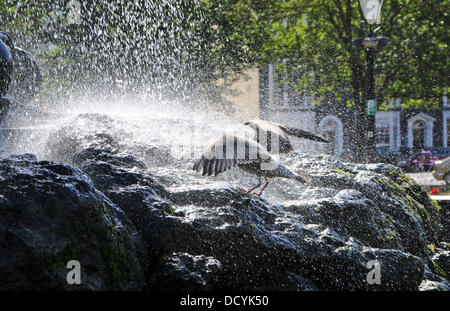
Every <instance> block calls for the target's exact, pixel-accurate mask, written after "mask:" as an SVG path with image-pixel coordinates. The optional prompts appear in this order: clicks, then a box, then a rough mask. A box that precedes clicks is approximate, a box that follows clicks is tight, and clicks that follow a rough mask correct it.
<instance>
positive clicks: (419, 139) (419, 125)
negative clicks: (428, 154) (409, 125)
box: [413, 120, 425, 150]
mask: <svg viewBox="0 0 450 311" xmlns="http://www.w3.org/2000/svg"><path fill="white" fill-rule="evenodd" d="M424 147H425V122H423V121H422V120H418V121H416V122H414V123H413V148H414V149H416V150H420V149H423V148H424Z"/></svg>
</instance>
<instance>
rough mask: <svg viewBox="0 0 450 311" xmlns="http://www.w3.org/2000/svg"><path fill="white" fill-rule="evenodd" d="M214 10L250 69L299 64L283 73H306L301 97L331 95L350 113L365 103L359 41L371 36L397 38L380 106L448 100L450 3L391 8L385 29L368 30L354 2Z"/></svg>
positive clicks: (240, 1)
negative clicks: (391, 102)
mask: <svg viewBox="0 0 450 311" xmlns="http://www.w3.org/2000/svg"><path fill="white" fill-rule="evenodd" d="M207 2H211V3H216V1H207ZM211 6H212V7H216V10H217V11H218V13H216V15H218V16H220V18H219V19H221V21H222V23H218V24H220V25H221V27H224V29H223V30H224V31H225V32H227V31H228V32H229V33H228V34H227V40H228V42H227V47H226V48H227V49H229V50H234V51H236V54H237V56H238V58H239V59H242V60H243V61H244V62H245V63H253V64H254V63H258V64H260V65H264V64H266V63H269V62H275V61H280V60H281V59H283V58H290V59H291V60H294V61H291V62H290V64H291V65H290V66H289V68H285V66H284V67H283V66H280V68H279V69H280V70H288V71H289V70H290V71H294V72H301V78H300V79H299V80H298V81H297V89H298V92H299V93H300V94H302V95H308V96H309V95H315V96H316V98H317V99H323V98H324V96H325V95H327V94H330V93H331V94H333V95H335V98H337V99H338V100H340V101H341V102H342V104H343V105H348V104H355V102H356V103H361V102H362V100H363V99H364V97H365V90H366V76H365V74H366V70H365V66H366V60H365V53H364V51H363V50H362V49H358V48H356V47H355V46H353V45H352V40H353V39H355V38H357V37H365V36H367V35H368V34H369V32H370V31H372V32H373V31H374V32H375V35H384V36H388V37H390V38H391V42H390V44H389V45H388V46H387V47H386V48H383V49H381V50H379V51H378V53H377V60H376V71H375V75H376V91H377V97H378V100H379V102H386V101H387V100H389V99H397V98H400V99H403V103H404V104H405V105H422V106H423V105H425V106H433V105H435V104H436V103H437V101H438V100H439V98H440V96H442V95H443V94H445V93H446V92H447V89H448V78H449V72H448V68H449V59H448V42H449V25H448V22H449V19H448V12H449V11H450V10H449V9H450V7H449V5H448V1H447V0H443V1H426V0H386V1H385V3H384V5H383V8H382V17H381V19H382V23H381V25H379V27H378V26H377V25H370V26H371V27H369V25H368V24H367V23H365V22H364V21H363V16H362V12H361V9H360V7H359V2H358V1H352V0H320V1H314V0H308V1H305V0H286V1H256V0H228V1H221V2H220V4H215V5H214V4H211ZM244 47H245V48H246V49H247V51H244V50H243V48H244ZM247 52H248V53H247Z"/></svg>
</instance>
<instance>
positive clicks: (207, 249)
mask: <svg viewBox="0 0 450 311" xmlns="http://www.w3.org/2000/svg"><path fill="white" fill-rule="evenodd" d="M118 122H119V121H116V120H114V119H113V118H110V117H104V116H101V115H82V116H79V117H78V118H76V119H75V120H74V121H73V124H68V125H66V126H64V130H62V129H61V130H59V131H57V135H56V134H55V135H56V138H57V139H55V137H53V138H52V139H50V140H49V142H48V148H49V150H53V151H54V153H55V157H54V159H66V160H64V161H68V162H69V163H71V164H73V165H76V167H78V168H79V169H80V170H81V171H82V172H83V173H82V172H81V171H80V170H78V169H75V168H73V167H71V166H69V165H67V164H56V163H53V162H37V161H36V159H35V158H32V156H29V155H25V156H22V157H17V158H7V159H9V160H6V161H9V162H5V163H4V164H3V167H4V171H5V172H6V171H8V170H12V171H14V170H17V169H16V168H17V167H20V171H21V172H22V173H21V174H22V175H23V176H28V177H27V178H26V181H27V184H28V185H30V187H29V188H26V187H25V185H24V184H23V185H21V186H20V187H19V189H22V190H21V192H20V193H21V194H22V196H21V197H18V196H15V197H13V196H12V194H11V193H12V190H11V189H12V188H11V189H10V190H9V192H8V193H9V194H8V195H9V197H7V196H6V195H4V194H3V192H0V195H2V196H0V206H4V204H12V203H4V202H14V204H16V205H19V204H20V203H21V202H28V201H29V200H31V201H33V202H35V201H36V200H35V199H34V196H35V194H34V192H33V191H32V190H30V189H34V188H36V189H40V187H42V185H41V184H42V183H44V182H43V181H42V180H45V185H46V187H48V188H45V189H46V191H47V192H44V190H42V193H41V196H42V199H41V200H42V201H36V202H38V203H39V209H41V210H44V211H47V210H51V211H52V213H56V215H59V214H58V213H61V214H65V213H70V211H72V210H75V211H78V210H79V212H78V213H79V214H80V215H86V217H83V216H78V217H77V218H75V217H71V218H69V220H70V221H69V220H67V219H66V218H65V217H56V218H55V217H53V216H52V217H51V221H50V220H49V219H47V218H45V217H41V218H42V219H41V218H39V219H38V220H39V223H42V228H40V230H47V231H49V230H52V232H56V233H55V234H54V236H55V237H58V238H60V239H63V240H64V239H66V235H67V234H68V233H66V231H64V230H62V229H61V228H66V227H67V228H69V229H70V228H72V227H71V225H69V226H67V223H69V224H70V223H71V221H73V222H74V223H78V221H81V220H80V219H85V218H86V220H83V221H86V222H88V221H89V224H90V227H89V228H91V226H92V227H93V228H97V227H99V226H100V228H105V230H113V228H120V230H119V232H121V234H118V235H116V234H112V237H111V239H116V238H117V237H120V239H121V240H120V239H119V240H120V241H123V242H120V243H119V242H117V241H116V240H108V241H107V242H106V244H105V245H124V247H123V248H124V249H127V250H128V251H127V252H123V253H125V254H126V256H129V258H128V257H127V258H128V259H127V260H125V262H126V263H129V265H131V266H130V267H134V269H128V268H124V270H123V271H124V272H123V273H122V274H120V275H122V276H125V275H127V278H125V279H126V280H134V278H136V281H135V283H133V284H132V285H122V287H120V286H117V287H115V288H142V287H143V286H144V288H145V289H146V290H156V289H159V290H161V289H162V290H171V289H189V290H240V291H242V290H419V288H420V289H422V290H425V289H427V290H428V289H432V288H434V287H436V288H437V287H439V288H442V289H445V288H446V286H447V285H446V283H445V281H443V280H442V278H439V275H438V274H437V273H436V271H435V270H436V268H435V267H434V266H433V267H431V265H432V263H433V262H435V263H437V262H438V261H439V262H441V263H443V264H442V265H443V267H446V265H445V263H446V256H447V255H445V254H444V253H442V252H441V253H440V254H444V255H440V256H442V257H439V258H437V257H436V258H435V259H432V256H433V254H432V253H431V251H430V249H429V248H428V247H427V245H430V244H431V243H436V244H437V245H444V244H443V243H440V244H439V243H438V242H439V241H440V240H439V239H440V238H441V237H442V228H443V227H442V225H441V223H440V219H441V218H440V215H439V211H438V208H437V206H436V204H435V203H434V202H432V201H431V200H430V198H429V196H428V195H427V193H426V192H425V191H424V190H423V189H422V188H421V187H420V186H419V185H417V184H416V183H415V182H414V181H412V180H411V179H410V178H408V177H407V176H405V175H404V174H402V173H401V172H399V171H397V170H396V169H395V168H394V167H393V166H390V165H385V164H376V165H360V164H352V163H342V162H340V161H338V160H335V159H332V158H329V157H313V156H310V155H303V154H300V153H293V154H291V155H288V156H287V157H286V158H284V159H283V162H285V163H286V165H287V166H289V167H290V168H292V169H293V170H296V171H301V172H302V173H303V174H306V175H309V176H310V177H311V179H312V180H313V182H312V183H310V184H307V185H300V186H299V185H297V184H295V185H294V184H288V182H290V181H283V182H285V183H284V184H283V183H281V182H280V183H277V181H276V180H275V181H274V184H275V186H274V187H273V188H272V190H271V189H268V190H267V191H269V193H270V191H274V190H273V189H275V190H276V189H282V188H283V185H285V186H284V187H289V191H287V192H286V193H288V194H289V195H291V196H294V199H293V200H290V201H287V200H281V201H279V200H278V201H272V200H271V198H272V196H270V195H269V196H264V197H259V196H257V195H251V194H247V193H246V192H245V191H242V190H239V189H238V188H237V187H235V186H232V185H230V183H227V182H226V179H225V178H224V177H223V176H222V177H220V176H219V177H218V178H217V179H215V178H209V179H205V178H202V177H201V176H197V175H195V173H193V172H192V170H191V163H190V162H189V161H184V160H176V159H175V157H173V158H172V157H170V156H169V155H168V149H167V146H166V145H164V144H162V142H161V146H159V145H158V142H156V144H155V145H152V146H151V148H150V146H149V145H147V144H143V143H139V142H132V139H130V137H133V136H132V135H131V132H130V131H131V130H129V124H122V123H120V122H119V123H120V124H119V123H118ZM77 126H78V127H79V128H83V130H79V129H78V127H77ZM165 126H170V125H168V124H166V125H165ZM180 130H182V129H180ZM72 144H73V146H72ZM146 150H148V152H145V151H146ZM164 159H166V160H167V162H164ZM2 163H3V162H2ZM164 163H166V164H167V163H171V164H170V165H166V164H164ZM30 170H31V173H27V172H29V171H30ZM36 170H42V171H43V172H44V171H45V172H46V173H45V174H44V173H42V174H37V173H36V172H35V171H36ZM48 171H51V172H52V173H48ZM22 175H21V176H22ZM40 175H43V176H44V177H40ZM5 176H8V175H7V174H0V179H1V178H3V179H4V180H6V179H5V178H9V177H5ZM23 176H22V177H20V178H25V177H23ZM20 178H19V179H18V180H21V179H20ZM70 178H72V179H74V180H77V182H66V180H67V179H70ZM221 178H222V179H221ZM14 179H15V177H14ZM72 179H71V180H72ZM61 180H64V182H61ZM78 180H80V181H78ZM2 181H3V180H2ZM271 183H272V182H271ZM3 184H4V183H2V185H3ZM74 184H76V185H77V186H72V185H74ZM7 185H8V183H7ZM81 185H83V186H81ZM1 187H2V186H0V189H1V190H3V188H1ZM269 187H270V186H269ZM5 189H7V188H5ZM48 189H52V190H48ZM25 190H26V191H25ZM75 190H76V191H75ZM44 193H45V194H44ZM49 193H50V194H51V195H48V194H49ZM68 193H72V195H69V194H68ZM4 198H6V199H4ZM29 198H31V199H29ZM67 198H70V200H69V199H67ZM5 200H7V201H5ZM86 201H87V202H88V203H85V202H86ZM91 202H102V203H101V204H100V206H102V208H101V209H94V210H96V211H98V213H97V214H95V215H91V214H90V213H89V211H91V209H89V208H88V207H90V206H91V205H92V204H91ZM34 204H35V205H36V204H37V203H34ZM79 205H81V206H79ZM94 205H95V206H98V205H99V204H97V203H95V204H94ZM31 206H33V205H31ZM16 209H18V207H17V208H16ZM52 215H53V214H52ZM9 217H10V218H9V219H10V221H11V223H13V222H14V219H15V218H14V217H12V216H9ZM18 219H19V224H21V220H20V219H21V218H18ZM105 219H106V220H108V221H106V220H105ZM0 221H1V220H0ZM91 222H92V223H93V224H92V225H91ZM19 227H21V226H19ZM22 227H23V226H22ZM55 228H56V229H55ZM36 230H37V229H36ZM55 230H56V231H55ZM58 230H59V231H58ZM96 230H97V229H96ZM98 230H100V229H98ZM101 230H103V229H101ZM101 230H100V231H101ZM117 230H118V229H117ZM47 231H45V232H47ZM68 232H71V231H70V230H69V231H68ZM89 232H90V231H89ZM95 232H97V231H95ZM36 236H37V235H36ZM89 236H90V237H91V238H90V239H85V238H84V236H81V237H77V239H78V240H77V241H78V242H79V243H80V244H81V245H84V246H83V247H84V248H83V249H86V254H89V253H92V255H90V256H92V257H93V258H95V260H96V262H97V265H99V268H97V269H98V270H97V272H96V274H95V273H93V274H92V275H93V276H92V277H94V275H95V276H96V279H95V280H96V283H94V282H93V281H92V282H91V284H92V286H90V287H89V288H92V289H104V288H106V287H107V284H110V282H109V281H108V275H107V274H106V273H104V271H105V270H104V266H105V265H106V264H105V263H107V262H108V260H109V259H108V258H109V257H106V258H103V257H102V253H101V252H99V253H98V252H97V249H98V247H99V246H100V245H103V242H101V240H100V239H99V238H96V235H95V234H90V235H89ZM46 239H48V238H47V236H46V235H44V241H47V240H46ZM64 241H65V240H64ZM33 243H36V242H33ZM33 243H32V244H31V245H21V246H20V250H21V251H23V252H28V251H29V250H28V249H29V248H30V249H31V250H32V251H33V250H34V248H33V247H34V246H33V245H34V244H33ZM48 243H49V245H50V244H51V243H50V242H48ZM52 243H53V242H52ZM92 243H94V245H92ZM96 243H97V244H96ZM0 245H1V244H0ZM56 245H59V244H56ZM60 248H61V247H60ZM111 248H112V249H113V250H115V249H116V248H114V247H113V246H111ZM44 249H45V248H44ZM58 249H59V248H58ZM87 249H89V251H87ZM120 249H121V247H119V250H120ZM113 253H114V254H115V252H113ZM58 254H59V253H58ZM119 254H122V253H121V252H119ZM22 256H25V255H24V254H21V255H20V256H19V257H20V258H22ZM33 256H34V257H33V258H40V259H39V261H40V263H42V262H44V259H42V258H41V257H39V256H38V255H36V254H35V255H33ZM46 256H47V255H45V256H44V257H45V258H47V257H46ZM58 256H59V255H58ZM85 256H88V255H85ZM117 256H119V255H117ZM117 256H116V257H114V258H117ZM434 256H436V255H434ZM19 257H18V258H19ZM119 258H120V256H119ZM21 260H26V259H21ZM92 262H94V260H92ZM109 262H111V260H109ZM112 262H116V260H113V261H112ZM119 262H123V261H120V260H119ZM23 264H24V265H25V266H27V267H30V269H37V267H40V265H41V264H36V265H35V266H33V264H32V263H31V262H29V261H25V262H24V263H23ZM425 264H427V265H428V267H430V269H428V267H427V266H425ZM438 265H439V264H438ZM439 266H440V265H439ZM94 267H95V264H92V269H94ZM11 269H12V268H11ZM427 269H428V270H430V272H427V271H428V270H427ZM442 269H447V268H442ZM12 270H13V269H12ZM12 270H11V271H12ZM378 270H379V271H378ZM131 271H134V272H131ZM378 272H379V278H378V277H377V275H378V274H377V273H378ZM0 273H1V272H0ZM61 273H62V272H61ZM133 273H134V274H133ZM46 275H47V274H46ZM8 277H9V278H10V279H11V275H9V276H8ZM23 279H24V281H23V282H22V283H23V284H28V285H30V284H34V283H33V279H32V278H30V277H28V279H27V278H26V276H23ZM25 281H26V282H28V283H25ZM45 282H47V284H50V285H48V287H54V288H59V287H58V286H55V285H52V284H53V283H51V281H45ZM130 282H131V281H130ZM432 282H435V283H432ZM437 283H439V284H437ZM10 284H12V281H10ZM123 284H128V283H127V282H125V281H124V282H123ZM11 286H12V285H11ZM24 286H25V285H24ZM30 286H31V285H30ZM108 286H109V285H108ZM133 286H134V287H133Z"/></svg>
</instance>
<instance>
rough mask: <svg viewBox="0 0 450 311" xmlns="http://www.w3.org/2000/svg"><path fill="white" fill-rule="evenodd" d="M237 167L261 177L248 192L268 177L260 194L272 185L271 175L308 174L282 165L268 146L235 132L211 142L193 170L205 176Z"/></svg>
mask: <svg viewBox="0 0 450 311" xmlns="http://www.w3.org/2000/svg"><path fill="white" fill-rule="evenodd" d="M235 167H239V168H240V169H242V170H244V171H247V172H249V173H251V174H254V175H256V176H258V180H259V183H258V184H257V185H256V186H255V187H253V188H251V189H250V190H248V191H247V192H248V193H251V192H252V191H254V190H255V189H256V188H258V187H259V186H261V177H264V178H265V184H264V186H263V187H262V189H261V191H260V192H259V193H258V195H261V194H262V192H263V191H264V190H265V189H266V187H267V185H268V184H269V179H268V178H272V177H282V178H290V179H295V180H297V181H299V182H301V183H305V182H306V178H305V177H303V176H301V175H299V174H297V173H294V172H292V171H291V170H289V169H288V168H286V167H285V166H283V165H281V164H280V163H279V162H278V161H277V160H276V159H275V158H274V157H273V156H272V155H271V154H270V153H269V152H268V151H267V150H266V149H265V148H264V146H262V145H261V144H259V143H258V142H256V141H254V140H252V139H248V138H245V137H240V136H237V135H234V134H225V135H223V136H222V137H221V138H219V139H218V140H217V141H215V142H214V143H213V144H211V146H209V147H208V148H207V149H206V150H205V151H204V152H203V153H202V155H201V158H200V159H198V160H196V161H195V163H194V167H193V170H194V171H197V172H200V171H202V175H203V176H205V175H206V176H211V175H214V176H217V175H218V174H220V173H222V172H225V171H227V170H229V169H232V168H235Z"/></svg>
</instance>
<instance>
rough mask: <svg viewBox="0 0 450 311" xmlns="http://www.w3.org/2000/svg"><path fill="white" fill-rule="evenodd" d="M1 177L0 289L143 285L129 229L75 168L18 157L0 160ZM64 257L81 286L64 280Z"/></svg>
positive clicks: (120, 214) (137, 249) (137, 248)
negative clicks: (74, 263)
mask: <svg viewBox="0 0 450 311" xmlns="http://www.w3.org/2000/svg"><path fill="white" fill-rule="evenodd" d="M0 176H1V178H2V182H1V183H0V254H1V256H0V279H1V280H2V282H1V284H0V288H1V289H27V290H33V289H34V290H43V289H68V290H71V289H75V290H77V289H140V288H142V287H143V277H142V274H143V268H142V266H141V263H140V261H139V259H138V257H139V256H138V254H140V257H139V258H140V259H141V260H144V258H145V256H146V254H145V253H144V252H142V250H140V242H139V238H138V237H137V235H136V232H135V231H134V229H133V226H132V224H131V223H130V222H128V223H127V222H126V216H125V215H124V213H123V212H122V211H121V210H119V209H118V208H117V207H116V206H115V205H114V204H113V203H112V202H111V201H110V200H109V199H108V198H106V197H105V196H104V195H103V194H102V193H100V192H99V191H97V190H96V189H95V188H94V187H92V185H91V181H90V180H89V178H87V177H86V176H85V175H84V174H83V173H82V172H81V171H79V170H78V169H75V168H73V167H71V166H69V165H66V164H58V163H53V162H48V161H36V158H35V157H34V156H32V155H22V156H15V157H10V158H6V159H3V160H1V161H0ZM121 219H123V220H124V221H121ZM70 260H78V261H79V262H80V264H81V273H82V274H81V284H80V285H68V283H67V282H66V275H67V273H68V271H69V270H68V269H66V264H67V262H68V261H70ZM144 262H145V261H144Z"/></svg>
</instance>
